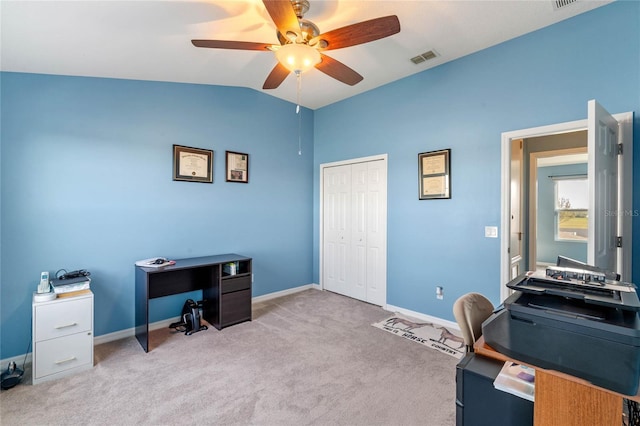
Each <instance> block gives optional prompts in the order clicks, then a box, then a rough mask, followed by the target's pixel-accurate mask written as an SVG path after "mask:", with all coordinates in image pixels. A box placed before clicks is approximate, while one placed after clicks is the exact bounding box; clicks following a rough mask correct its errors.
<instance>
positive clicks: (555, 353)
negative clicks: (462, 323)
mask: <svg viewBox="0 0 640 426" xmlns="http://www.w3.org/2000/svg"><path fill="white" fill-rule="evenodd" d="M507 287H509V288H511V289H513V290H515V292H514V293H513V294H512V295H511V296H509V298H507V299H506V300H505V301H504V303H503V305H502V306H501V307H499V308H498V309H497V310H496V311H495V312H494V313H493V314H492V315H491V316H490V317H489V318H488V319H487V320H486V321H485V322H484V323H483V324H482V333H483V336H484V338H485V341H486V343H487V344H488V345H489V346H491V347H493V348H494V349H496V350H497V351H499V352H501V353H503V354H505V355H507V356H509V357H513V358H515V359H517V360H519V361H522V362H524V363H527V364H531V365H533V366H536V367H540V368H544V369H548V370H556V371H560V372H563V373H567V374H570V375H572V376H575V377H579V378H582V379H585V380H587V381H589V382H591V383H593V384H594V385H596V386H600V387H602V388H605V389H609V390H612V391H615V392H618V393H621V394H624V395H636V394H637V393H638V384H639V382H640V377H639V373H640V313H639V311H640V301H639V300H638V295H637V292H636V286H635V285H634V284H631V283H624V282H619V281H614V280H611V279H609V276H607V275H606V274H600V273H599V272H594V271H593V270H587V269H585V270H580V269H576V268H570V267H560V266H550V267H548V268H547V269H546V271H544V272H535V273H531V272H528V273H526V274H523V275H521V276H519V277H517V278H515V279H514V280H512V281H511V282H509V283H508V284H507Z"/></svg>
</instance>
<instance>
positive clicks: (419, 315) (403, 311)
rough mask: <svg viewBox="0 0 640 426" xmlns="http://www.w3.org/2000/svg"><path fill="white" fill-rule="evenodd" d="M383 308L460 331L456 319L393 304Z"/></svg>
mask: <svg viewBox="0 0 640 426" xmlns="http://www.w3.org/2000/svg"><path fill="white" fill-rule="evenodd" d="M383 309H384V310H385V311H391V312H397V313H399V314H402V315H406V316H408V317H413V318H416V319H419V320H422V321H428V322H431V323H433V324H438V325H441V326H443V327H447V328H450V329H453V330H458V331H460V326H458V323H457V322H454V321H448V320H445V319H442V318H438V317H433V316H431V315H427V314H422V313H420V312H415V311H410V310H409V309H404V308H399V307H398V306H393V305H386V306H383Z"/></svg>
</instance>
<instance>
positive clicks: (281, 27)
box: [262, 0, 300, 39]
mask: <svg viewBox="0 0 640 426" xmlns="http://www.w3.org/2000/svg"><path fill="white" fill-rule="evenodd" d="M262 2H263V3H264V7H265V8H266V9H267V12H269V16H271V19H273V23H274V24H276V27H277V28H278V32H279V33H280V34H282V36H283V37H285V38H287V39H290V38H289V37H287V33H288V32H291V33H295V34H300V23H299V22H298V17H297V16H296V13H295V12H294V10H293V6H292V5H291V1H290V0H262Z"/></svg>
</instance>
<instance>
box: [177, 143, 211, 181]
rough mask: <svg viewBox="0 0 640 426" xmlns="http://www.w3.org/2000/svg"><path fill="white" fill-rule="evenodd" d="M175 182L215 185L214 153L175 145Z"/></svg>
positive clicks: (208, 150)
mask: <svg viewBox="0 0 640 426" xmlns="http://www.w3.org/2000/svg"><path fill="white" fill-rule="evenodd" d="M173 180H182V181H187V182H204V183H213V151H212V150H210V149H199V148H191V147H188V146H182V145H173Z"/></svg>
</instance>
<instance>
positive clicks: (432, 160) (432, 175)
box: [418, 149, 451, 200]
mask: <svg viewBox="0 0 640 426" xmlns="http://www.w3.org/2000/svg"><path fill="white" fill-rule="evenodd" d="M450 159H451V150H450V149H443V150H440V151H431V152H423V153H421V154H418V182H419V185H418V186H419V187H420V193H419V194H418V199H420V200H435V199H440V198H451V169H450V164H451V163H450Z"/></svg>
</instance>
